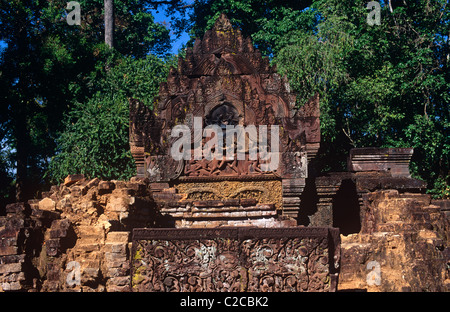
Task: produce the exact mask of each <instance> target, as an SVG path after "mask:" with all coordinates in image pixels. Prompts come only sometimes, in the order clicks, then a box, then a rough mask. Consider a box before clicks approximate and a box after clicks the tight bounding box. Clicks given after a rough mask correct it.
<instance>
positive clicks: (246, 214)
mask: <svg viewBox="0 0 450 312" xmlns="http://www.w3.org/2000/svg"><path fill="white" fill-rule="evenodd" d="M161 212H162V213H163V211H161ZM167 215H170V216H171V217H172V218H176V219H234V218H265V217H275V216H276V215H277V212H276V211H275V210H263V211H243V210H241V211H232V212H175V213H168V214H167Z"/></svg>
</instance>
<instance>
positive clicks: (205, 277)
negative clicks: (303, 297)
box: [132, 228, 339, 292]
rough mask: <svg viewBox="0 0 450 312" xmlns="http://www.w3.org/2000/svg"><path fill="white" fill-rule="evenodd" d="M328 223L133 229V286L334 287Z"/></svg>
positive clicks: (333, 236)
mask: <svg viewBox="0 0 450 312" xmlns="http://www.w3.org/2000/svg"><path fill="white" fill-rule="evenodd" d="M338 263H339V233H338V230H336V229H332V228H277V229H257V228H226V229H134V232H133V248H132V288H133V290H134V291H165V292H169V291H231V292H238V291H291V292H292V291H294V292H299V291H334V290H335V287H336V282H337V268H338Z"/></svg>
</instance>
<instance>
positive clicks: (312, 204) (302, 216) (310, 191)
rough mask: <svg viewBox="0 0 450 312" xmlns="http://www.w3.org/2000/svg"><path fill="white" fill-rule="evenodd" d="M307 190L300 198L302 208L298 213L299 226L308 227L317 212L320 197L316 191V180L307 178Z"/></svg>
mask: <svg viewBox="0 0 450 312" xmlns="http://www.w3.org/2000/svg"><path fill="white" fill-rule="evenodd" d="M305 182H306V184H305V189H304V190H303V193H302V195H301V197H300V199H301V201H300V203H301V208H300V211H299V213H298V219H297V224H298V225H304V226H308V225H310V223H311V220H310V219H309V217H310V216H312V215H313V214H315V213H316V212H317V202H318V201H319V197H318V196H317V190H316V179H315V178H307V179H306V181H305Z"/></svg>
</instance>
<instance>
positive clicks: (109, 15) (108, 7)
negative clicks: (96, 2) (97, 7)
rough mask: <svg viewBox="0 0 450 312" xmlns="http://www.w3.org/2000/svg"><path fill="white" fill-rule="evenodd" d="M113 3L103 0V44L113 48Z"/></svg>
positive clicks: (109, 0) (111, 0)
mask: <svg viewBox="0 0 450 312" xmlns="http://www.w3.org/2000/svg"><path fill="white" fill-rule="evenodd" d="M113 40H114V2H113V0H105V43H106V44H107V45H108V46H109V47H110V48H113V47H114V41H113Z"/></svg>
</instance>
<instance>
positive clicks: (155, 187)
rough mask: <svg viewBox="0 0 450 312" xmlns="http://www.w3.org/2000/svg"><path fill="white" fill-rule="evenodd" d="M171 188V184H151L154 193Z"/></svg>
mask: <svg viewBox="0 0 450 312" xmlns="http://www.w3.org/2000/svg"><path fill="white" fill-rule="evenodd" d="M167 188H169V183H156V182H155V183H150V189H151V190H152V191H161V190H163V189H167Z"/></svg>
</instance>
